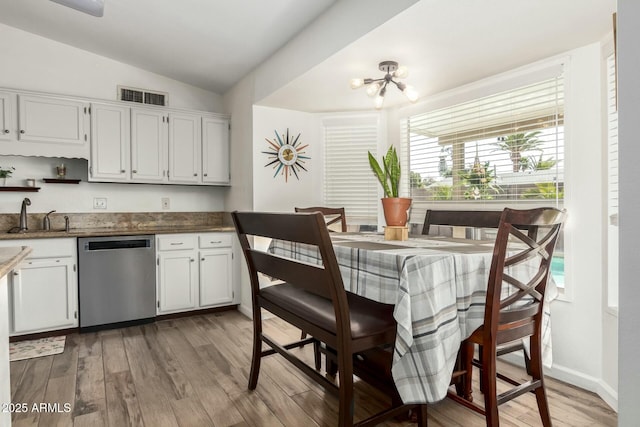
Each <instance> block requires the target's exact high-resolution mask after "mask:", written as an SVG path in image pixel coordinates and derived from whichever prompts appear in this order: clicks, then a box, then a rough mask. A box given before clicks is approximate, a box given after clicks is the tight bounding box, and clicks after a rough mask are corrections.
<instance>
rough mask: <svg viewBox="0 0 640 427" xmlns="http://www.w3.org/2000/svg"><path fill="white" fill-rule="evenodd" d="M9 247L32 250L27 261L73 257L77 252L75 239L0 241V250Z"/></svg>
mask: <svg viewBox="0 0 640 427" xmlns="http://www.w3.org/2000/svg"><path fill="white" fill-rule="evenodd" d="M10 246H29V247H30V248H31V249H32V252H31V253H30V254H29V257H28V259H33V258H56V257H75V255H76V251H77V248H76V239H75V237H68V238H56V239H19V240H0V248H6V247H10Z"/></svg>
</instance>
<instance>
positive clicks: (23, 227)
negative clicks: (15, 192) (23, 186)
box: [18, 197, 31, 232]
mask: <svg viewBox="0 0 640 427" xmlns="http://www.w3.org/2000/svg"><path fill="white" fill-rule="evenodd" d="M27 206H31V200H29V199H28V198H26V197H25V198H24V200H23V201H22V208H20V225H19V226H18V231H19V232H24V231H27V230H28V229H29V227H27Z"/></svg>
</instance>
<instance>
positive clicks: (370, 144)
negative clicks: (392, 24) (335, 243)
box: [323, 116, 380, 225]
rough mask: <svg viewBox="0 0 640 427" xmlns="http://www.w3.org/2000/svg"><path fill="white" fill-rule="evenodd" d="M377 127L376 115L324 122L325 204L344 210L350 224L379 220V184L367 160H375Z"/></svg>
mask: <svg viewBox="0 0 640 427" xmlns="http://www.w3.org/2000/svg"><path fill="white" fill-rule="evenodd" d="M378 128H379V121H378V117H377V116H367V117H357V118H340V119H325V120H323V129H324V147H325V160H324V203H325V206H328V207H344V208H345V213H346V216H347V223H348V224H349V225H356V224H359V225H375V224H377V221H378V219H377V218H378V204H379V203H380V201H379V195H378V188H377V187H378V183H377V181H376V179H375V176H374V175H373V173H372V172H371V168H370V166H369V160H368V157H367V151H371V153H372V154H374V155H376V157H378V155H377V147H378V139H379V129H378Z"/></svg>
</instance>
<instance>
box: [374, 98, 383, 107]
mask: <svg viewBox="0 0 640 427" xmlns="http://www.w3.org/2000/svg"><path fill="white" fill-rule="evenodd" d="M382 104H384V96H382V95H378V96H376V100H375V106H376V110H379V109H381V108H382Z"/></svg>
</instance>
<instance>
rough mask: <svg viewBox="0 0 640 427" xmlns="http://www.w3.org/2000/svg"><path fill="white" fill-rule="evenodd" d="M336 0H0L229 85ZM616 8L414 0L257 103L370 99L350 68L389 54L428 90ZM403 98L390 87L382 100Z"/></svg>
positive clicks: (541, 52) (36, 29) (110, 49)
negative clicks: (67, 1) (86, 7)
mask: <svg viewBox="0 0 640 427" xmlns="http://www.w3.org/2000/svg"><path fill="white" fill-rule="evenodd" d="M335 1H336V0H313V1H309V0H305V1H300V0H268V1H259V0H233V1H214V0H179V1H178V0H105V12H104V17H102V18H95V17H92V16H90V15H86V14H83V13H80V12H78V11H75V10H73V9H70V8H67V7H64V6H61V5H59V4H57V3H54V2H51V1H49V0H0V22H1V23H4V24H7V25H10V26H13V27H17V28H20V29H23V30H26V31H29V32H32V33H35V34H39V35H42V36H44V37H47V38H50V39H53V40H57V41H60V42H62V43H66V44H69V45H72V46H76V47H78V48H81V49H84V50H87V51H91V52H94V53H97V54H99V55H102V56H106V57H109V58H112V59H115V60H118V61H121V62H124V63H128V64H131V65H134V66H137V67H140V68H143V69H146V70H149V71H153V72H156V73H158V74H161V75H165V76H168V77H171V78H174V79H176V80H179V81H183V82H185V83H188V84H192V85H195V86H198V87H201V88H204V89H208V90H211V91H213V92H216V93H219V94H224V93H225V92H226V91H227V90H228V89H229V88H230V87H232V86H233V84H234V83H236V82H237V81H239V80H240V79H241V78H242V77H243V76H245V75H246V74H247V73H248V72H250V71H251V70H252V69H253V68H255V67H256V66H257V65H258V64H260V63H261V62H262V61H263V60H264V59H265V58H268V57H269V56H270V55H272V54H273V53H274V52H275V51H276V50H277V49H278V48H279V47H281V46H283V45H284V44H285V43H286V42H287V41H288V40H290V39H291V38H292V37H293V36H295V35H296V34H297V33H298V32H300V31H301V30H303V29H304V27H305V26H306V25H307V24H309V23H310V22H312V21H313V20H314V19H315V18H316V17H317V16H318V15H320V14H321V13H322V12H323V11H324V10H326V9H327V8H328V7H330V6H331V5H332V4H333V3H334V2H335ZM341 1H348V0H341ZM615 8H616V0H481V1H479V0H420V1H419V2H418V3H416V4H415V5H414V6H411V7H410V8H408V9H406V10H405V11H404V12H401V13H400V14H398V15H397V16H395V17H394V18H392V19H391V20H389V21H387V22H386V23H385V24H383V25H381V26H380V27H378V28H376V29H375V30H373V31H371V32H370V33H368V34H366V35H365V36H363V37H362V38H361V39H359V40H357V41H355V42H354V43H352V44H351V45H349V46H346V47H345V48H344V49H343V50H341V51H339V52H338V53H336V54H335V55H333V56H332V57H330V58H329V59H327V60H326V61H324V62H323V63H321V64H319V65H317V66H316V67H314V68H312V69H311V70H310V71H308V72H307V73H305V74H303V75H302V76H300V77H299V78H297V79H295V80H293V81H292V82H290V83H289V84H287V85H286V86H284V87H282V88H281V89H279V90H277V91H276V92H274V93H272V94H271V95H269V96H268V97H267V98H265V99H263V100H261V102H260V104H261V105H268V106H274V107H279V108H289V109H293V110H300V111H310V112H320V111H340V110H370V109H372V107H373V100H372V99H371V98H368V97H367V96H366V94H365V92H364V89H359V90H358V91H354V90H352V89H351V88H350V87H349V80H350V79H351V78H352V77H373V78H378V77H382V73H381V72H380V71H378V63H379V62H380V61H384V60H396V61H398V62H400V64H401V65H406V66H407V67H408V68H409V76H408V77H407V78H406V79H405V80H404V81H405V82H406V83H408V84H411V85H413V86H414V87H415V88H416V89H417V90H418V91H419V93H420V95H421V96H422V97H426V96H429V95H432V94H435V93H438V92H442V91H444V90H447V89H450V88H454V87H457V86H460V85H463V84H465V83H469V82H473V81H476V80H479V79H481V78H484V77H487V76H490V75H494V74H497V73H500V72H502V71H506V70H509V69H512V68H515V67H518V66H521V65H525V64H528V63H531V62H534V61H536V60H539V59H543V58H546V57H549V56H553V55H555V54H559V53H561V52H565V51H567V50H570V49H573V48H576V47H580V46H584V45H587V44H589V43H592V42H596V41H600V40H602V39H604V38H605V37H606V36H607V34H609V33H610V32H611V28H612V18H611V14H612V13H613V12H614V11H615ZM361 13H366V11H362V12H361ZM354 19H357V17H356V18H354ZM406 103H408V101H407V100H406V98H404V96H403V95H402V94H400V93H399V92H398V91H397V90H396V89H395V88H393V87H391V88H389V90H388V92H387V96H386V101H385V107H390V106H397V105H403V104H406Z"/></svg>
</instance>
